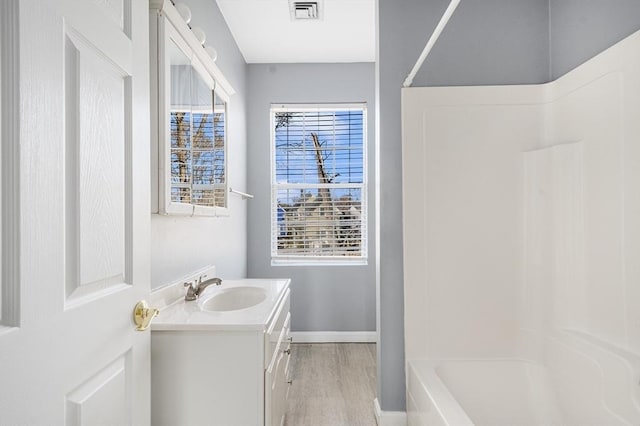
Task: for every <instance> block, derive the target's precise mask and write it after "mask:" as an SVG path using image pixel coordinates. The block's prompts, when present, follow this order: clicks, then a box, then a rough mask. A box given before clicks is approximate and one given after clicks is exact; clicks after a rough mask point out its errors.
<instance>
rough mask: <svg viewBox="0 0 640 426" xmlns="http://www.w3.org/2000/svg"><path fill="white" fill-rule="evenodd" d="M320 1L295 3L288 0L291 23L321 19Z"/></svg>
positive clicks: (294, 0)
mask: <svg viewBox="0 0 640 426" xmlns="http://www.w3.org/2000/svg"><path fill="white" fill-rule="evenodd" d="M321 6H322V3H321V2H320V1H296V0H289V12H290V13H291V20H292V21H302V20H309V19H321V12H322V11H321Z"/></svg>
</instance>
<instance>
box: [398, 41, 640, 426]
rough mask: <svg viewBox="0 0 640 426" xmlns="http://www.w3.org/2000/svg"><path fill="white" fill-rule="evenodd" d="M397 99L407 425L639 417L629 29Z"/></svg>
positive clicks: (639, 180) (639, 109)
mask: <svg viewBox="0 0 640 426" xmlns="http://www.w3.org/2000/svg"><path fill="white" fill-rule="evenodd" d="M402 96H403V100H402V107H403V112H402V114H403V190H404V194H403V195H404V196H403V199H404V201H403V203H404V206H403V212H404V213H403V214H404V227H405V229H406V230H407V231H408V232H405V233H404V258H405V260H404V262H405V265H404V279H405V284H404V285H405V345H406V346H405V357H406V360H407V366H406V375H407V414H408V423H409V425H410V426H418V425H424V426H426V425H428V426H444V425H449V426H472V425H476V426H542V425H545V426H623V425H624V426H638V425H640V261H639V259H640V196H639V195H638V194H640V120H639V119H638V117H640V33H636V34H634V35H632V36H630V37H628V38H627V39H625V40H623V41H621V42H620V43H618V44H616V45H615V46H613V47H611V48H610V49H608V50H607V51H605V52H603V53H602V54H600V55H598V56H597V57H595V58H593V59H592V60H590V61H588V62H586V63H585V64H583V65H581V66H580V67H578V68H577V69H575V70H573V71H571V72H570V73H568V74H567V75H565V76H563V77H561V78H560V79H558V80H556V81H554V82H551V83H548V84H543V85H527V86H495V87H490V86H484V87H439V88H405V89H403V94H402Z"/></svg>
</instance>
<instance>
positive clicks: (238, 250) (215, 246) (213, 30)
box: [151, 0, 247, 288]
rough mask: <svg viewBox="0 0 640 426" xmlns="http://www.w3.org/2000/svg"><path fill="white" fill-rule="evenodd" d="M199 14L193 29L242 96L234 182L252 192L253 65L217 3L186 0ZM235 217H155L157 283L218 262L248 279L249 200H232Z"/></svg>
mask: <svg viewBox="0 0 640 426" xmlns="http://www.w3.org/2000/svg"><path fill="white" fill-rule="evenodd" d="M183 1H184V3H186V4H187V5H188V6H189V7H190V8H191V12H192V15H193V18H192V20H191V25H192V26H200V27H201V28H202V29H203V30H204V31H205V33H206V34H207V42H208V43H210V44H211V45H212V46H214V47H215V48H216V49H217V50H218V60H217V62H216V64H217V65H218V67H219V68H220V70H221V71H222V73H223V74H224V76H225V77H226V78H227V80H229V82H230V83H231V86H232V87H233V88H234V89H235V91H236V94H235V95H233V96H232V97H231V100H230V102H229V114H228V116H229V117H228V126H229V127H228V135H229V140H228V151H227V156H228V160H227V161H228V163H227V166H228V181H229V184H230V185H231V187H233V188H237V189H239V190H243V189H244V188H246V171H247V165H246V156H247V150H246V145H247V142H246V139H247V138H246V126H247V119H246V105H247V90H246V75H247V65H246V63H245V62H244V58H243V57H242V54H241V53H240V50H239V49H238V47H237V45H236V43H235V41H234V39H233V36H232V35H231V32H230V31H229V28H228V27H227V24H226V22H225V21H224V18H223V16H222V13H221V12H220V10H219V9H218V6H217V4H216V2H215V1H214V0H183ZM229 207H230V209H231V216H230V217H217V218H212V217H180V216H162V215H157V214H156V215H152V217H151V285H152V287H154V288H155V287H159V286H162V285H163V284H168V283H170V282H173V281H175V280H177V279H179V278H181V277H183V276H184V275H186V274H188V273H191V272H193V271H195V270H197V269H200V268H202V267H204V266H207V265H210V264H213V265H216V266H217V268H218V274H219V275H220V276H221V277H223V278H243V277H245V276H246V247H247V236H246V227H247V217H246V209H247V203H246V201H242V200H241V199H240V198H239V197H236V196H233V195H230V196H229Z"/></svg>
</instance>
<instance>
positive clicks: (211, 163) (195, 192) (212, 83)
mask: <svg viewBox="0 0 640 426" xmlns="http://www.w3.org/2000/svg"><path fill="white" fill-rule="evenodd" d="M155 24H156V25H151V39H152V40H151V41H152V43H151V44H152V52H153V51H154V49H153V47H156V48H157V58H156V59H157V61H155V62H157V69H156V70H155V74H154V71H153V68H154V66H153V64H154V57H153V56H154V55H153V54H152V58H151V59H152V67H151V68H152V77H155V78H152V103H153V102H156V104H155V108H153V110H154V112H155V113H156V115H155V117H152V119H153V120H152V121H153V123H152V138H153V136H154V134H155V135H156V136H157V141H156V143H157V146H156V147H155V148H156V149H155V151H154V150H152V151H154V153H157V164H154V160H156V158H155V156H154V155H152V173H153V172H154V171H155V168H156V167H157V181H156V182H157V188H158V191H157V194H158V195H157V208H156V209H154V207H155V206H154V205H153V204H152V212H157V213H161V214H178V215H204V216H226V215H228V213H229V212H228V206H227V201H228V200H227V198H228V197H227V194H228V188H227V146H228V140H227V110H228V103H229V94H228V93H229V89H230V87H229V85H228V82H226V80H225V79H224V77H223V76H222V74H221V73H220V71H219V69H218V68H217V67H216V66H215V63H214V62H213V60H212V59H211V57H209V56H208V54H207V53H206V51H205V49H204V48H203V47H202V45H200V44H199V42H198V41H197V40H196V39H195V36H194V35H193V33H192V32H191V30H190V28H189V27H188V26H187V25H186V23H185V22H184V21H182V20H181V18H180V16H179V15H178V14H177V12H176V11H175V7H174V6H173V5H172V4H171V3H170V2H164V3H163V5H162V9H161V11H160V12H159V14H158V20H157V22H155ZM154 37H155V40H154ZM154 83H155V84H156V85H157V97H155V98H154V95H155V93H153V92H154V89H156V88H154V86H153V85H154ZM231 90H232V89H231ZM155 126H157V127H155ZM153 127H155V129H154V128H153ZM154 130H157V133H155V132H154ZM152 176H153V175H152ZM153 180H154V179H152V181H153ZM152 192H154V191H152ZM154 201H155V200H152V203H153V202H154Z"/></svg>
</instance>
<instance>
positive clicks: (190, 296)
mask: <svg viewBox="0 0 640 426" xmlns="http://www.w3.org/2000/svg"><path fill="white" fill-rule="evenodd" d="M206 277H207V276H206V275H200V276H199V277H198V279H196V280H194V281H193V282H188V283H184V286H185V287H187V294H186V295H185V296H184V300H186V301H191V300H196V299H197V298H198V296H200V295H201V294H202V292H203V291H204V289H205V288H207V287H209V286H210V285H212V284H215V285H220V284H222V280H221V279H220V278H209V279H208V280H206V281H204V282H202V278H206Z"/></svg>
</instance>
